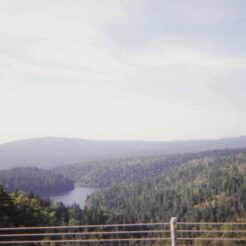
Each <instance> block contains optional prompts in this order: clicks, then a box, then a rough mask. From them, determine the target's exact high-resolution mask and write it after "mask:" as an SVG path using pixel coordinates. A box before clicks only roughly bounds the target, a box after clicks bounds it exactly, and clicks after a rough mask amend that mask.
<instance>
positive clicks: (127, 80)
mask: <svg viewBox="0 0 246 246" xmlns="http://www.w3.org/2000/svg"><path fill="white" fill-rule="evenodd" d="M245 10H246V1H244V0H241V1H237V0H234V1H231V0H216V1H215V0H206V1H204V0H184V1H180V0H160V1H159V0H154V1H153V0H131V1H130V0H129V1H128V0H105V1H101V0H98V1H96V0H90V1H87V0H82V1H81V0H59V1H58V0H35V1H33V0H22V1H19V0H10V1H9V0H1V1H0V117H1V118H0V143H3V142H7V141H11V140H15V139H21V138H29V137H40V136H48V135H49V136H50V135H52V136H62V137H78V138H89V139H144V140H174V139H200V138H220V137H227V136H240V135H246V109H245V108H246V107H245V106H246V97H245V91H246V45H245V44H246V16H245Z"/></svg>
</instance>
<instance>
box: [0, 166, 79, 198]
mask: <svg viewBox="0 0 246 246" xmlns="http://www.w3.org/2000/svg"><path fill="white" fill-rule="evenodd" d="M0 184H2V185H3V186H4V188H5V189H6V190H7V191H8V192H14V191H17V190H21V191H25V192H33V193H35V194H37V195H50V194H56V193H59V192H63V191H69V190H72V189H73V188H74V183H73V181H72V180H71V179H69V178H65V177H64V176H63V175H61V174H55V173H54V172H52V171H50V170H42V169H39V168H37V167H16V168H13V169H8V170H2V171H0Z"/></svg>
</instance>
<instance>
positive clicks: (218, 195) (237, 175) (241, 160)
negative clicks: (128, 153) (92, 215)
mask: <svg viewBox="0 0 246 246" xmlns="http://www.w3.org/2000/svg"><path fill="white" fill-rule="evenodd" d="M214 153H216V154H211V155H207V156H205V157H201V158H199V159H194V160H189V161H187V162H186V163H183V164H182V165H180V166H179V167H176V168H174V169H170V170H169V171H168V172H167V173H165V174H163V175H160V176H158V177H155V178H149V179H145V180H142V181H138V182H132V183H130V184H127V183H125V184H124V185H123V184H120V185H115V186H113V187H110V188H107V189H105V190H102V191H99V192H97V193H94V194H92V195H91V196H90V198H89V199H88V200H87V206H88V207H89V208H91V209H93V208H101V209H103V210H104V211H105V212H107V213H109V214H118V216H119V217H121V218H122V221H123V222H133V221H134V222H136V221H146V222H147V221H168V220H169V219H170V218H171V217H173V216H177V217H178V218H179V219H180V220H181V221H214V222H216V221H240V220H245V219H246V196H245V194H246V151H245V150H239V151H235V152H233V151H232V152H228V151H224V152H223V151H221V152H214Z"/></svg>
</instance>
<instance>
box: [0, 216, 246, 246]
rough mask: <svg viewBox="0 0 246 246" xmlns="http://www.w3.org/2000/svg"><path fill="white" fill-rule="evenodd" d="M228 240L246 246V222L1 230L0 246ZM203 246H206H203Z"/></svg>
mask: <svg viewBox="0 0 246 246" xmlns="http://www.w3.org/2000/svg"><path fill="white" fill-rule="evenodd" d="M195 241H204V242H212V241H218V242H221V241H227V242H228V241H231V242H236V243H237V244H238V245H246V223H217V222H216V223H213V222H209V223H208V222H204V223H203V222H178V220H177V218H171V220H170V223H135V224H105V225H79V226H48V227H46V226H45V227H43V226H42V227H10V228H0V245H35V244H39V245H49V244H52V243H53V244H55V245H62V244H69V245H73V244H76V245H78V244H81V245H93V244H94V245H95V244H96V245H107V244H109V243H110V244H111V245H112V243H113V244H114V245H116V244H120V243H123V244H124V245H127V244H130V243H131V245H170V244H171V245H172V246H178V245H193V244H194V242H195ZM204 245H205V244H204Z"/></svg>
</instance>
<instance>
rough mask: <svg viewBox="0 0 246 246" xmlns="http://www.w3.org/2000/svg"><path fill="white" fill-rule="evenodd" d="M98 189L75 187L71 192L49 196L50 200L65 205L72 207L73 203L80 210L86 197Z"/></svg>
mask: <svg viewBox="0 0 246 246" xmlns="http://www.w3.org/2000/svg"><path fill="white" fill-rule="evenodd" d="M97 190H98V189H95V188H85V187H81V186H75V187H74V189H73V190H71V191H67V192H63V193H59V194H58V195H54V196H49V197H50V199H51V200H53V201H58V202H63V203H64V204H65V205H72V204H73V203H75V202H76V203H78V204H79V205H80V207H81V208H84V206H85V200H86V198H87V196H89V195H91V194H92V193H94V192H96V191H97Z"/></svg>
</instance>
